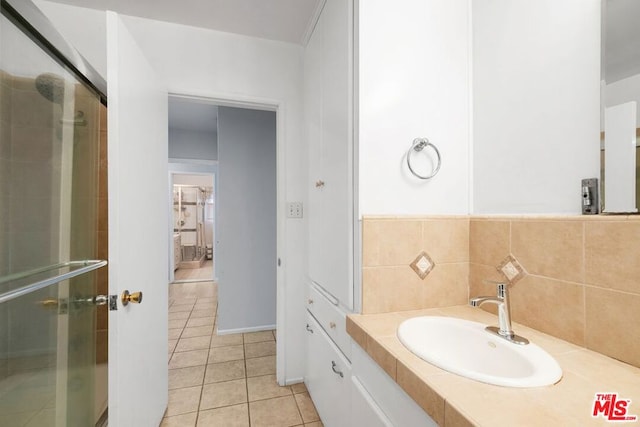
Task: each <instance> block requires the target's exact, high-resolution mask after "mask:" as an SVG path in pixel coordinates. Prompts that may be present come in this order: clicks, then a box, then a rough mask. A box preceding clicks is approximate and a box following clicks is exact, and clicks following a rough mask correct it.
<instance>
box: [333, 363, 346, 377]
mask: <svg viewBox="0 0 640 427" xmlns="http://www.w3.org/2000/svg"><path fill="white" fill-rule="evenodd" d="M337 366H338V365H337V364H336V362H334V361H333V360H332V361H331V370H332V371H333V372H335V373H336V374H338V375H340V378H344V374H343V373H342V371H338V370H337V369H336V367H337Z"/></svg>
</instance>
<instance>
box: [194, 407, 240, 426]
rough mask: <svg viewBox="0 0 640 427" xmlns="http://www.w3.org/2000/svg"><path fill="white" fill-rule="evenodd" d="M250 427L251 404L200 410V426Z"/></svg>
mask: <svg viewBox="0 0 640 427" xmlns="http://www.w3.org/2000/svg"><path fill="white" fill-rule="evenodd" d="M223 426H224V427H249V405H247V404H246V403H243V404H241V405H233V406H226V407H224V408H218V409H209V410H206V411H200V413H199V415H198V427H223Z"/></svg>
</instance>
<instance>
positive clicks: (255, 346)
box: [244, 341, 276, 359]
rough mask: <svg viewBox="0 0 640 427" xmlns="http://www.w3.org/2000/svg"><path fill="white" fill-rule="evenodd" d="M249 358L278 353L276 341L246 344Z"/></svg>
mask: <svg viewBox="0 0 640 427" xmlns="http://www.w3.org/2000/svg"><path fill="white" fill-rule="evenodd" d="M244 346H245V352H246V354H247V359H249V358H251V357H262V356H273V355H275V354H276V343H275V341H265V342H257V343H250V344H245V345H244Z"/></svg>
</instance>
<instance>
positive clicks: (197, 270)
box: [171, 174, 215, 283]
mask: <svg viewBox="0 0 640 427" xmlns="http://www.w3.org/2000/svg"><path fill="white" fill-rule="evenodd" d="M172 178H173V191H172V213H173V215H172V225H171V229H172V230H171V231H172V232H173V246H172V248H173V256H172V257H171V260H172V263H171V268H172V269H173V272H174V280H173V282H174V283H180V282H193V281H212V280H214V274H213V272H214V268H213V265H214V260H213V242H214V236H215V232H214V230H215V191H214V188H215V184H214V183H215V175H212V174H206V175H205V174H198V175H196V174H172Z"/></svg>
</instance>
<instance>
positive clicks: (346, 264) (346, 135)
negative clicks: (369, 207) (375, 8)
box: [305, 0, 354, 310]
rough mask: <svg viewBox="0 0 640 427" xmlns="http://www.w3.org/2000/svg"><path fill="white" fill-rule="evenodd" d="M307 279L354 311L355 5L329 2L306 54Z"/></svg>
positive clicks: (347, 1)
mask: <svg viewBox="0 0 640 427" xmlns="http://www.w3.org/2000/svg"><path fill="white" fill-rule="evenodd" d="M305 115H306V121H307V128H306V136H307V141H308V143H309V184H308V185H309V188H308V194H309V204H308V209H307V211H308V224H309V278H310V279H311V281H312V282H314V283H315V284H316V285H318V286H320V287H321V288H322V289H323V290H324V291H325V292H326V293H328V294H329V295H330V296H331V297H333V298H334V299H335V300H337V301H338V302H339V305H341V306H343V307H345V308H346V309H349V310H352V309H353V304H354V292H353V199H354V198H353V1H352V0H327V1H326V3H325V6H324V8H323V10H322V13H321V15H320V18H319V19H318V22H317V24H316V27H315V29H314V31H313V34H312V36H311V38H310V40H309V43H308V45H307V48H306V53H305Z"/></svg>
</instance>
